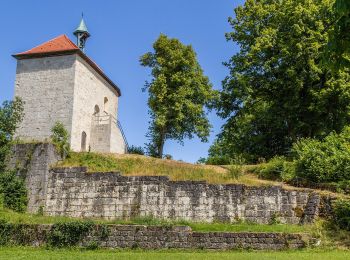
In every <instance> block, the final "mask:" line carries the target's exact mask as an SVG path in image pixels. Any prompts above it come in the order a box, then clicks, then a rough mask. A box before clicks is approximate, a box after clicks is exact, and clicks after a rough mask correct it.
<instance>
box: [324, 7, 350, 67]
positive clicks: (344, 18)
mask: <svg viewBox="0 0 350 260" xmlns="http://www.w3.org/2000/svg"><path fill="white" fill-rule="evenodd" d="M333 19H334V22H333V24H334V26H333V27H332V29H333V30H332V31H331V32H330V34H329V43H328V46H327V48H326V50H327V51H326V55H325V57H326V59H327V61H326V64H327V66H330V67H331V68H333V69H334V68H335V69H339V68H344V67H348V68H349V67H350V1H349V0H336V1H335V3H334V18H333Z"/></svg>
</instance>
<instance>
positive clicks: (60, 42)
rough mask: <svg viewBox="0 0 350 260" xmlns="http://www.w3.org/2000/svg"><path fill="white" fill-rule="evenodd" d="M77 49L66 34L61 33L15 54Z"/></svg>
mask: <svg viewBox="0 0 350 260" xmlns="http://www.w3.org/2000/svg"><path fill="white" fill-rule="evenodd" d="M74 50H79V48H78V46H76V45H75V44H74V43H73V42H72V41H71V40H70V39H69V38H68V37H67V36H66V35H64V34H62V35H60V36H58V37H56V38H54V39H52V40H50V41H47V42H45V43H43V44H40V45H38V46H36V47H34V48H33V49H30V50H28V51H25V52H21V53H17V54H15V55H16V56H23V55H30V54H39V53H51V52H61V51H74Z"/></svg>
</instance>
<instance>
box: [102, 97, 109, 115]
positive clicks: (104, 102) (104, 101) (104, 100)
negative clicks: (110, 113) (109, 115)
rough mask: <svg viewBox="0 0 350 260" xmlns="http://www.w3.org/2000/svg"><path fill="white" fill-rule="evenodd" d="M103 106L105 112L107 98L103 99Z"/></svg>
mask: <svg viewBox="0 0 350 260" xmlns="http://www.w3.org/2000/svg"><path fill="white" fill-rule="evenodd" d="M103 104H104V111H105V112H107V106H108V98H107V97H105V98H104V99H103Z"/></svg>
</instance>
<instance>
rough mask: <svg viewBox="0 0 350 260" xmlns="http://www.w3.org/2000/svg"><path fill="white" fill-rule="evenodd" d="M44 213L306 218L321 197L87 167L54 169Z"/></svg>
mask: <svg viewBox="0 0 350 260" xmlns="http://www.w3.org/2000/svg"><path fill="white" fill-rule="evenodd" d="M49 174H50V178H49V181H48V187H47V198H46V205H45V209H44V212H45V214H47V215H66V216H72V217H102V218H106V219H113V218H132V217H137V216H153V217H155V218H161V219H184V220H190V221H204V222H212V221H228V222H234V221H237V220H246V221H251V222H257V223H269V222H271V221H275V220H277V219H278V220H279V221H281V222H284V223H294V224H296V223H305V222H311V221H313V220H314V218H315V216H316V215H317V209H318V205H319V196H318V195H316V194H313V193H310V192H307V191H292V190H284V189H282V188H281V187H278V186H273V187H248V186H244V185H237V184H229V185H217V184H215V185H214V184H207V183H206V182H202V181H169V179H168V177H166V176H134V177H129V176H122V175H121V174H119V173H113V172H111V173H87V172H86V168H85V167H76V168H54V169H52V170H50V173H49Z"/></svg>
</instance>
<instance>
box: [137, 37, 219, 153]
mask: <svg viewBox="0 0 350 260" xmlns="http://www.w3.org/2000/svg"><path fill="white" fill-rule="evenodd" d="M153 49H154V52H148V53H146V54H144V55H143V56H142V57H141V58H140V63H141V65H142V66H144V67H149V68H151V69H152V72H151V74H152V77H153V78H152V81H151V82H146V84H145V88H144V90H148V94H149V98H148V106H149V108H150V116H151V121H150V126H149V132H148V134H147V137H148V138H149V140H150V143H149V144H148V146H147V149H148V154H149V155H151V156H156V157H159V158H162V156H163V147H164V143H165V141H166V140H168V139H172V140H177V141H179V142H180V143H181V142H182V141H183V139H185V138H193V137H194V135H197V136H198V137H199V138H200V139H201V140H202V141H207V137H208V135H209V130H210V124H209V121H208V119H207V116H206V111H205V109H204V108H205V107H209V106H210V104H211V102H212V100H213V98H214V96H215V92H214V91H213V90H212V86H211V84H210V83H209V79H208V78H207V77H206V76H204V75H203V70H202V69H201V67H200V65H199V63H198V61H197V58H196V53H195V52H194V50H193V48H192V47H191V46H190V45H189V46H186V45H183V44H182V43H181V42H180V41H179V40H177V39H170V38H168V37H167V36H165V35H163V34H161V35H160V36H159V38H158V39H157V40H156V41H155V43H154V44H153Z"/></svg>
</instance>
